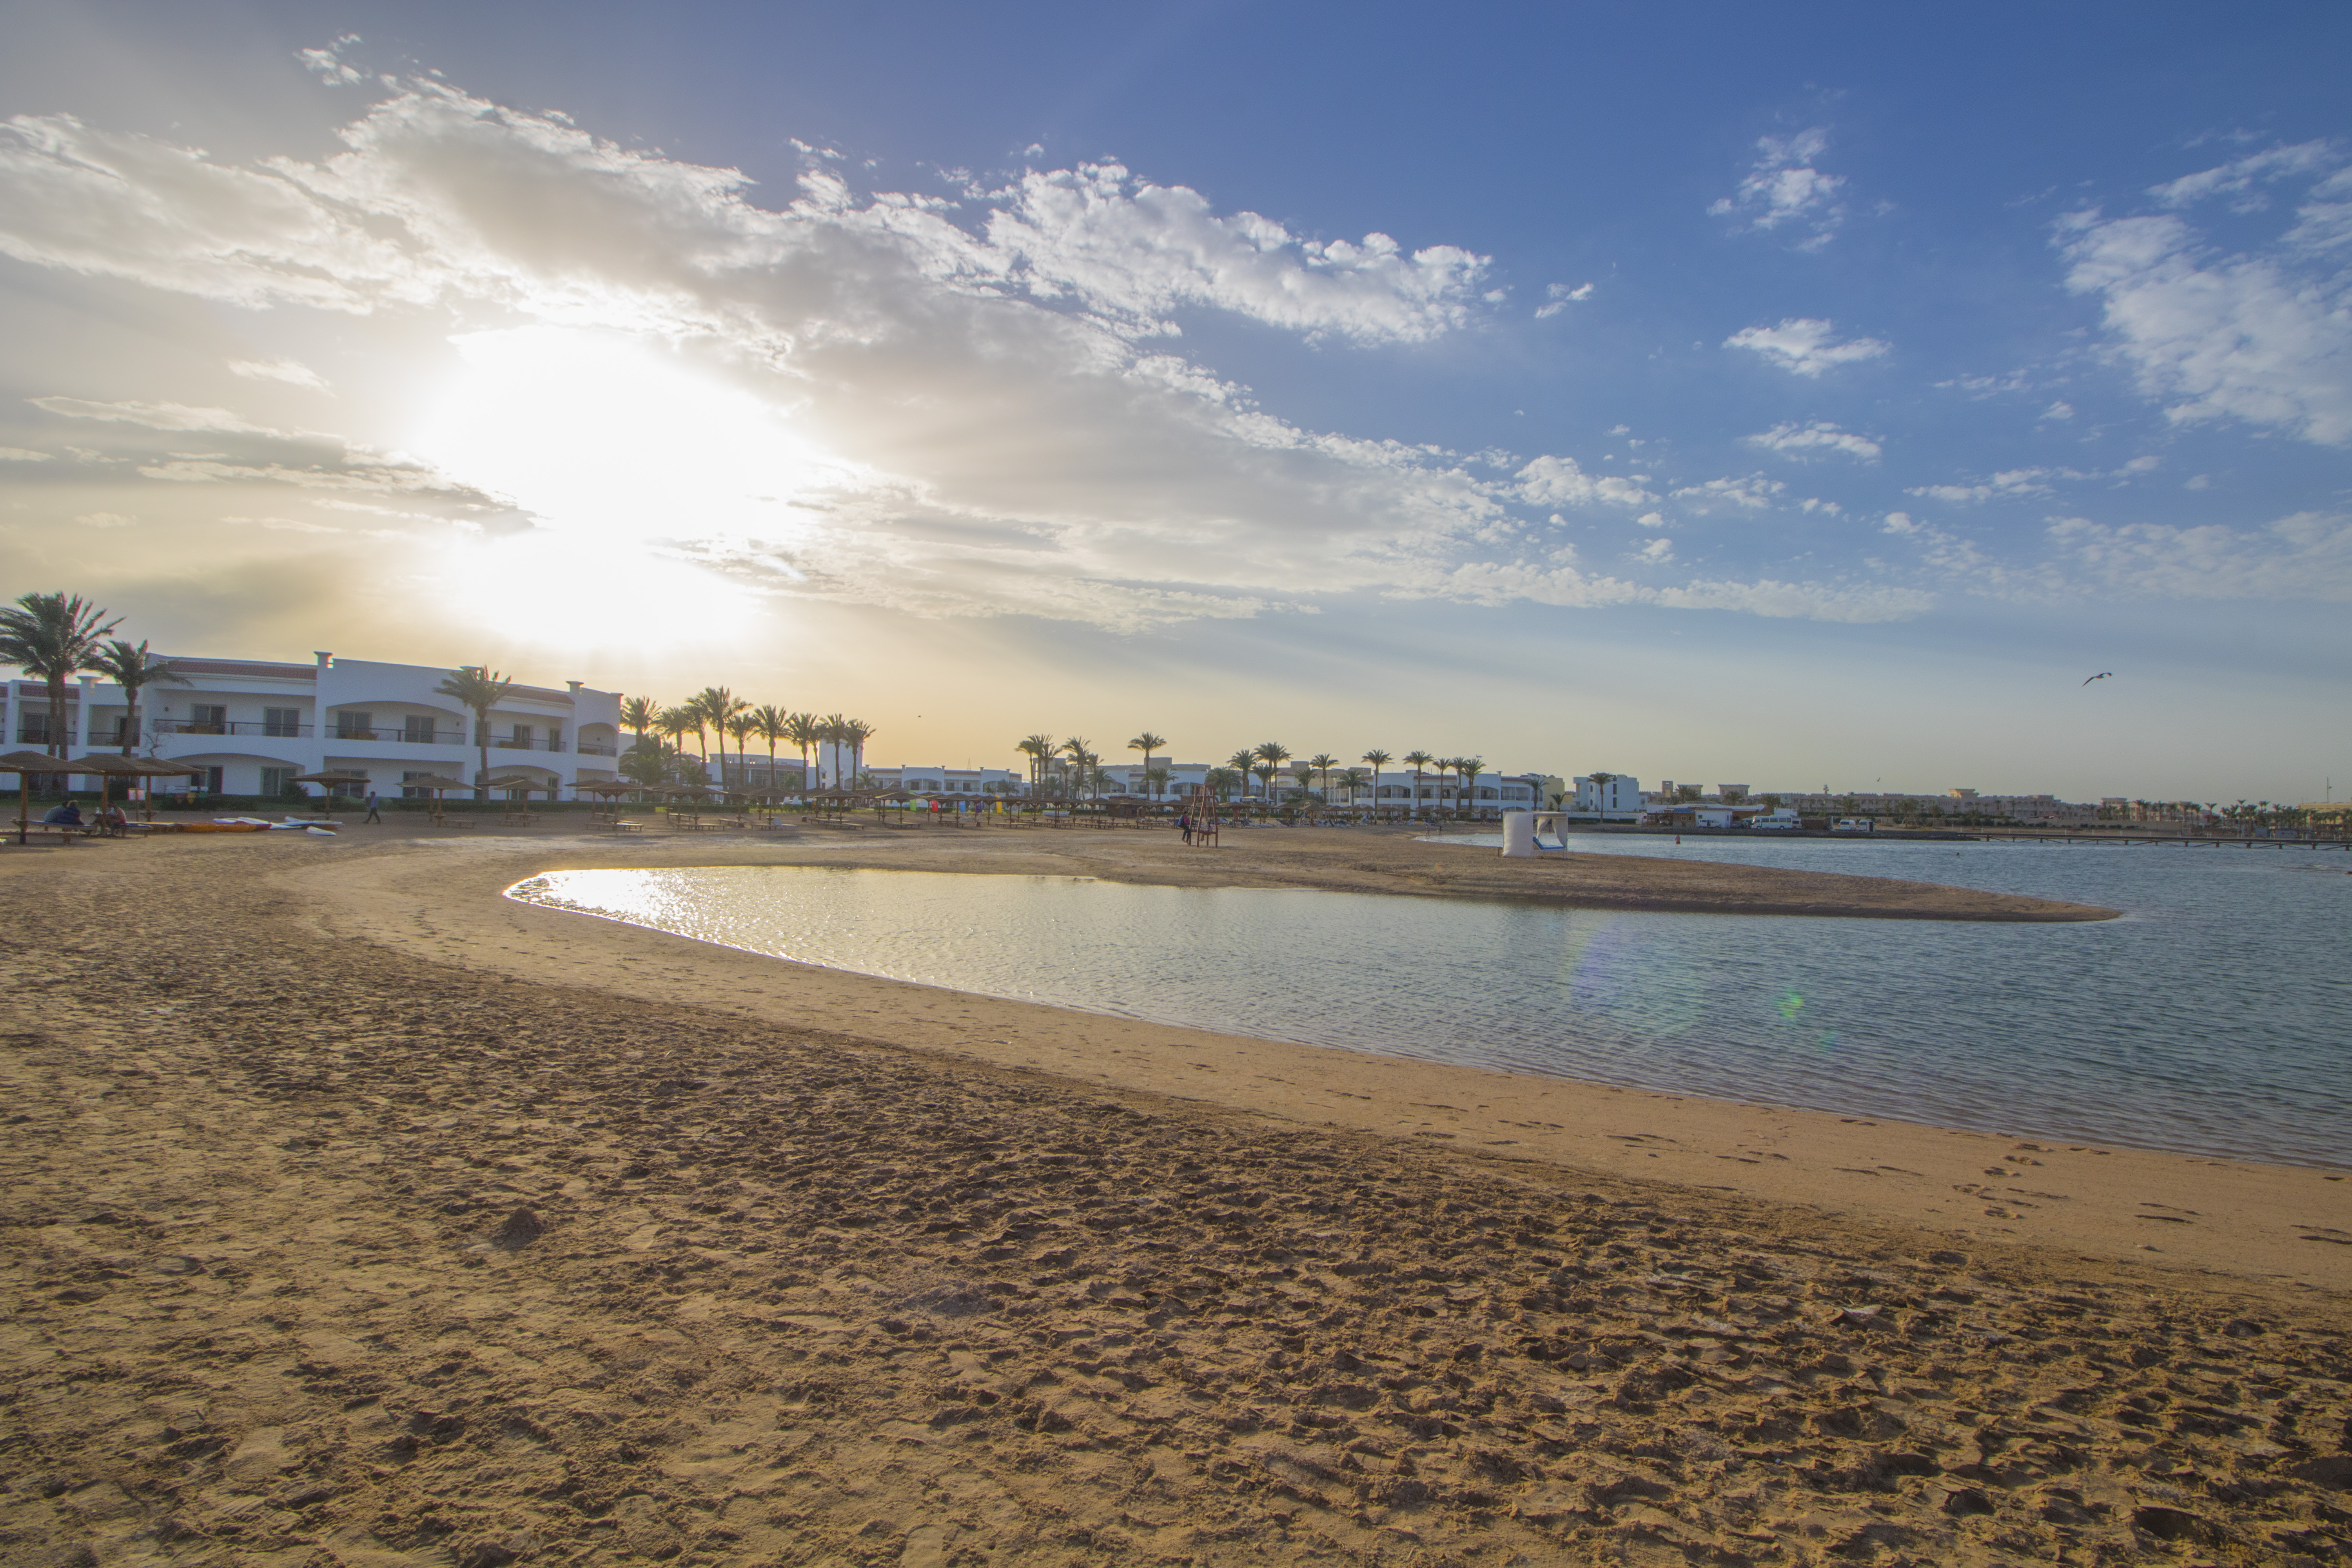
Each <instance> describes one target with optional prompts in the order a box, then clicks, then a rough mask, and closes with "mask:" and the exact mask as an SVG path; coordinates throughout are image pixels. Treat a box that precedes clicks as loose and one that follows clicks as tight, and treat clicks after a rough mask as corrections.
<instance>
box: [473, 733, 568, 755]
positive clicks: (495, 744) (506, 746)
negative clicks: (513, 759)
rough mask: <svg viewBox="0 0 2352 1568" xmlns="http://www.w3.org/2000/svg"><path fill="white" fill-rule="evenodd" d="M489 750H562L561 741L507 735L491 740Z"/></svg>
mask: <svg viewBox="0 0 2352 1568" xmlns="http://www.w3.org/2000/svg"><path fill="white" fill-rule="evenodd" d="M490 750H492V751H494V752H560V751H562V750H563V742H561V741H548V740H529V741H523V740H518V739H516V738H515V737H514V736H512V735H509V736H507V737H506V738H505V739H503V740H494V741H492V742H490Z"/></svg>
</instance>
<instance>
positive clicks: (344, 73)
mask: <svg viewBox="0 0 2352 1568" xmlns="http://www.w3.org/2000/svg"><path fill="white" fill-rule="evenodd" d="M362 41H363V40H362V38H361V37H360V36H359V35H358V34H357V33H345V34H344V35H343V36H342V37H340V38H337V39H336V40H335V41H334V42H333V43H331V44H330V45H328V46H327V47H325V48H323V49H298V50H296V51H295V58H297V59H299V60H300V61H301V62H302V66H303V68H304V69H306V70H310V71H314V72H316V73H317V74H318V76H319V77H320V79H322V80H323V81H325V82H326V83H327V85H328V86H330V87H350V86H352V85H354V84H356V83H359V82H363V81H365V80H367V74H366V73H365V72H363V71H361V70H359V69H357V68H354V67H352V65H350V64H349V63H347V62H346V61H345V60H344V59H343V51H344V50H345V49H347V48H350V47H352V45H353V44H356V43H360V42H362Z"/></svg>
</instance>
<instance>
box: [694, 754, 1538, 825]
mask: <svg viewBox="0 0 2352 1568" xmlns="http://www.w3.org/2000/svg"><path fill="white" fill-rule="evenodd" d="M1222 766H1223V764H1222V763H1185V762H1173V763H1162V762H1159V761H1157V760H1156V759H1155V760H1154V762H1153V763H1152V764H1151V767H1150V769H1149V770H1146V768H1145V767H1144V765H1143V764H1142V763H1140V762H1138V763H1133V764H1132V765H1124V764H1122V765H1117V766H1111V767H1107V768H1105V769H1104V770H1103V773H1104V780H1105V782H1104V783H1103V784H1102V785H1101V787H1100V789H1099V790H1098V791H1096V792H1090V793H1094V794H1097V795H1100V796H1102V797H1104V798H1114V797H1121V796H1124V797H1128V798H1131V799H1136V800H1159V801H1176V800H1181V799H1183V798H1184V797H1186V796H1188V795H1191V794H1192V792H1193V791H1194V790H1195V789H1198V788H1201V787H1203V786H1204V785H1206V784H1207V783H1208V780H1209V774H1210V773H1213V772H1214V771H1216V770H1217V769H1218V768H1220V767H1222ZM842 771H847V770H846V768H844V769H843V770H842ZM809 772H810V773H813V774H814V787H815V788H818V789H831V788H834V787H835V776H836V774H835V763H834V761H833V760H832V759H831V758H830V756H829V754H827V753H826V752H820V753H819V754H818V755H817V756H815V757H814V759H812V762H811V763H810V766H809ZM1147 772H1149V773H1163V772H1164V773H1166V775H1167V776H1166V777H1165V778H1162V779H1160V780H1158V781H1156V782H1155V781H1154V780H1152V779H1151V778H1150V777H1148V776H1146V775H1147ZM712 773H713V774H714V775H715V776H717V777H719V778H721V779H723V780H724V781H725V784H726V786H727V787H728V788H730V789H740V790H748V791H751V792H754V793H764V792H768V791H777V792H782V791H789V790H797V789H799V788H800V787H801V780H802V777H803V773H802V763H801V759H800V758H799V757H798V756H797V755H779V756H777V758H776V759H775V761H774V763H773V764H772V768H771V764H770V763H769V760H768V758H767V757H765V756H763V755H761V753H759V752H752V753H751V756H750V757H749V758H748V759H747V758H742V757H740V756H730V758H729V759H728V760H727V762H726V763H724V764H723V765H722V764H720V763H718V762H717V761H716V759H714V761H713V764H712ZM1356 773H1358V775H1359V777H1358V779H1357V782H1356V783H1355V784H1352V785H1351V784H1349V783H1348V770H1347V769H1344V768H1334V769H1333V770H1332V771H1331V777H1330V782H1329V784H1328V788H1327V787H1326V785H1325V784H1324V781H1323V778H1322V775H1320V774H1319V773H1317V774H1312V775H1310V776H1309V777H1308V778H1307V779H1306V780H1304V781H1302V780H1301V779H1300V778H1299V777H1298V776H1297V773H1295V772H1292V771H1290V770H1287V769H1286V770H1285V771H1284V772H1282V773H1277V774H1276V775H1275V777H1274V780H1273V784H1272V791H1273V794H1272V799H1273V802H1274V804H1275V805H1277V806H1279V805H1283V804H1284V803H1286V802H1288V803H1291V804H1297V802H1299V801H1301V800H1302V799H1304V798H1306V797H1307V796H1309V795H1312V796H1314V797H1316V798H1318V799H1321V800H1326V801H1328V804H1329V805H1334V806H1338V807H1341V808H1344V809H1349V810H1354V809H1378V810H1394V811H1411V810H1413V809H1415V805H1414V801H1415V792H1416V791H1418V798H1419V803H1420V805H1419V809H1421V810H1424V811H1448V812H1455V813H1472V814H1481V815H1486V814H1495V813H1499V812H1504V811H1534V810H1540V809H1547V808H1549V806H1551V805H1553V804H1554V803H1556V802H1557V801H1558V800H1559V797H1560V791H1561V788H1562V785H1561V782H1560V780H1559V778H1558V777H1557V776H1555V775H1552V774H1549V773H1480V774H1479V775H1478V776H1477V777H1476V778H1475V779H1473V780H1470V781H1469V782H1468V783H1467V784H1465V783H1464V782H1463V781H1462V780H1461V779H1459V778H1456V777H1453V776H1441V775H1440V774H1438V773H1434V772H1431V771H1428V770H1423V773H1422V776H1421V778H1420V779H1419V780H1418V781H1416V780H1415V779H1414V778H1413V776H1412V773H1411V772H1410V771H1409V770H1407V771H1397V770H1390V771H1383V772H1382V773H1381V775H1380V777H1379V778H1378V779H1377V780H1376V779H1374V778H1373V777H1372V776H1371V773H1370V770H1368V769H1364V768H1361V767H1359V768H1358V769H1356ZM856 778H857V779H858V780H860V781H862V787H866V788H871V789H877V790H894V791H903V792H904V793H906V794H908V795H921V796H927V797H932V798H938V799H947V800H962V799H966V798H969V799H971V800H974V801H980V800H986V799H990V798H994V797H1003V796H1007V795H1013V796H1026V795H1028V794H1029V793H1030V790H1029V775H1028V773H1026V771H1025V770H1024V771H1016V770H1013V769H1010V768H973V767H963V768H951V767H947V766H945V765H942V764H935V763H898V764H896V765H891V766H884V765H881V764H876V763H869V764H867V765H866V767H865V768H864V769H863V770H862V771H860V772H859V773H857V774H856ZM1266 789H1267V786H1266V785H1265V784H1263V783H1262V782H1261V781H1260V780H1259V779H1258V778H1257V776H1256V775H1255V774H1252V775H1251V777H1250V780H1249V787H1248V790H1247V798H1248V799H1250V800H1253V801H1264V800H1265V799H1266V798H1267V795H1266ZM1055 793H1057V794H1058V793H1060V791H1059V790H1058V789H1057V790H1056V792H1055ZM1233 798H1234V801H1235V803H1236V804H1238V803H1239V802H1240V801H1241V800H1242V799H1243V798H1244V795H1243V792H1242V791H1240V790H1235V791H1234V795H1233Z"/></svg>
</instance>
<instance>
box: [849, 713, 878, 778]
mask: <svg viewBox="0 0 2352 1568" xmlns="http://www.w3.org/2000/svg"><path fill="white" fill-rule="evenodd" d="M881 732H882V731H880V730H878V729H877V728H876V727H875V726H874V725H871V724H868V723H867V722H866V721H865V720H863V719H845V720H843V721H842V723H841V735H842V739H843V740H844V741H845V742H847V743H848V746H849V765H850V769H851V771H852V772H854V773H856V775H857V776H858V777H859V778H861V779H864V780H866V784H865V785H864V786H863V787H866V788H871V787H872V785H873V782H874V781H873V779H872V778H871V777H870V776H868V775H867V773H866V742H868V741H870V740H872V739H873V738H874V737H875V736H877V735H878V734H880V733H881Z"/></svg>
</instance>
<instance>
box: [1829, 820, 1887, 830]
mask: <svg viewBox="0 0 2352 1568" xmlns="http://www.w3.org/2000/svg"><path fill="white" fill-rule="evenodd" d="M1877 830H1878V824H1877V822H1876V821H1875V820H1874V819H1873V818H1870V817H1867V816H1841V817H1839V818H1838V819H1837V821H1836V823H1835V824H1834V825H1833V826H1832V827H1831V828H1830V831H1831V832H1832V833H1875V832H1876V831H1877Z"/></svg>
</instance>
